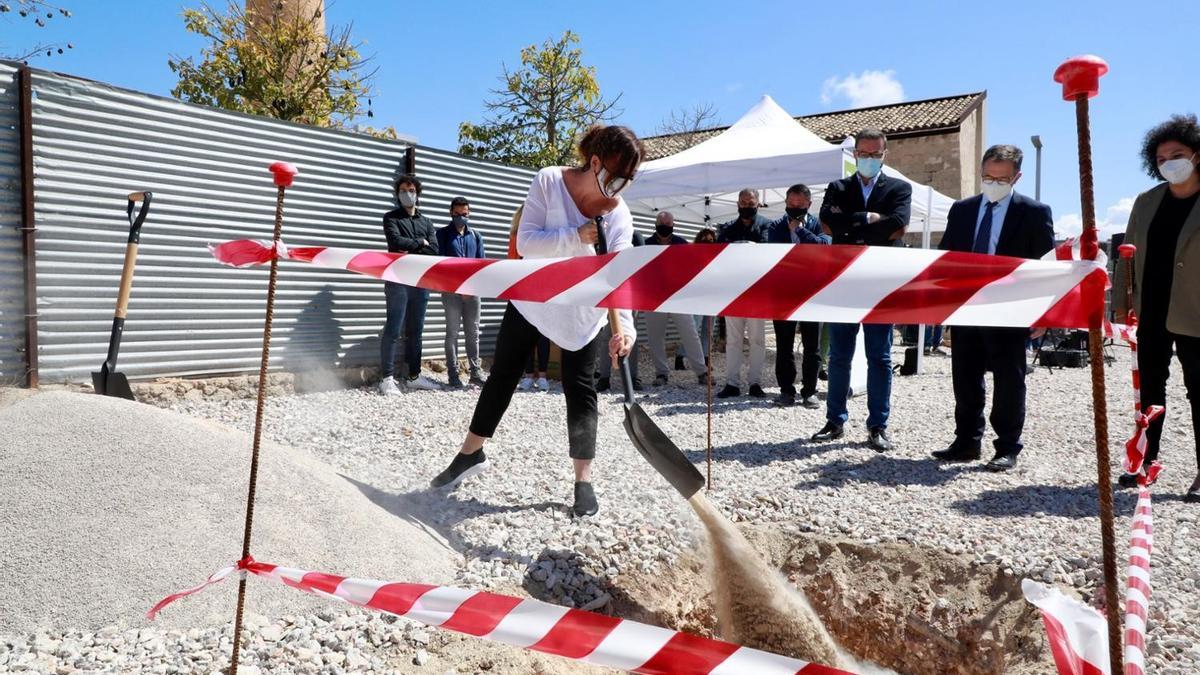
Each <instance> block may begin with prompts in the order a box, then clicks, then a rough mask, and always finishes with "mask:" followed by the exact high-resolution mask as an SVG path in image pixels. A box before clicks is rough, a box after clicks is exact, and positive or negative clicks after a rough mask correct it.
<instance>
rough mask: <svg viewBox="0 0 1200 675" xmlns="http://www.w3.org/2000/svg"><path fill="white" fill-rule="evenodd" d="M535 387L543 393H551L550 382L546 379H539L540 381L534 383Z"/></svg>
mask: <svg viewBox="0 0 1200 675" xmlns="http://www.w3.org/2000/svg"><path fill="white" fill-rule="evenodd" d="M534 386H535V387H537V388H538V389H541V390H542V391H550V381H549V380H547V379H546V378H544V377H539V378H538V381H537V382H535V383H534Z"/></svg>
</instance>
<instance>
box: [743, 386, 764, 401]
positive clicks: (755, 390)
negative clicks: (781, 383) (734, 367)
mask: <svg viewBox="0 0 1200 675" xmlns="http://www.w3.org/2000/svg"><path fill="white" fill-rule="evenodd" d="M747 394H749V395H750V396H753V397H754V398H766V397H767V392H765V391H763V388H762V387H760V386H758V385H757V384H752V385H750V391H749V392H747Z"/></svg>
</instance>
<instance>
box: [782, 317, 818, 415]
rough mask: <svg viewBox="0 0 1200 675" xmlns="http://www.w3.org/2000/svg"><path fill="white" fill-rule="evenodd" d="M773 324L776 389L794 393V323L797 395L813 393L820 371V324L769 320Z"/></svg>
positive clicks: (810, 394) (802, 396) (811, 394)
mask: <svg viewBox="0 0 1200 675" xmlns="http://www.w3.org/2000/svg"><path fill="white" fill-rule="evenodd" d="M771 323H772V324H773V325H774V326H775V380H776V381H778V382H779V391H780V393H783V394H791V395H793V396H795V395H796V326H797V324H799V327H800V346H801V349H802V350H803V352H804V354H803V356H802V357H801V360H800V398H807V397H809V396H815V395H816V393H817V372H818V371H820V370H821V324H819V323H815V322H812V321H799V322H797V321H772V322H771Z"/></svg>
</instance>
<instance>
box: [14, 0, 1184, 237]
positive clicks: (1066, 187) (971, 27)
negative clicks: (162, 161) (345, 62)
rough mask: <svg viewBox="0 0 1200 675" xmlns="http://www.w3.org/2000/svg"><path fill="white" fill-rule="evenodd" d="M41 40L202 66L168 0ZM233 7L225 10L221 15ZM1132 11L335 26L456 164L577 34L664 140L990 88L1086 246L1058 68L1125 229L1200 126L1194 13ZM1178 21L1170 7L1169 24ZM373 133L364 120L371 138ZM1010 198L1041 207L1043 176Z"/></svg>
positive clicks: (83, 11) (729, 7)
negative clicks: (567, 33) (538, 62)
mask: <svg viewBox="0 0 1200 675" xmlns="http://www.w3.org/2000/svg"><path fill="white" fill-rule="evenodd" d="M56 1H57V2H58V3H60V4H62V5H64V6H66V7H67V8H69V9H71V10H72V12H73V13H74V16H73V17H72V18H70V19H62V18H56V19H53V20H51V21H50V22H49V25H48V27H47V28H43V29H38V28H35V27H34V26H33V25H32V24H31V23H30V22H28V21H18V20H15V18H14V17H12V15H11V14H10V15H0V51H13V50H15V49H18V48H21V47H25V46H27V45H30V44H33V43H36V42H56V41H64V42H65V41H68V40H69V41H70V42H72V43H73V44H74V45H75V48H74V49H73V50H71V51H69V52H68V53H67V54H65V55H63V56H54V57H52V58H35V59H33V60H32V61H31V63H32V64H33V65H35V66H38V67H42V68H48V69H52V70H57V71H61V72H65V73H70V74H75V75H80V76H84V77H88V78H93V79H97V80H101V81H105V82H110V83H112V84H116V85H119V86H124V87H129V88H132V89H137V90H141V91H146V92H151V93H156V94H164V95H165V94H169V92H170V90H171V88H172V86H173V85H174V83H175V78H174V77H173V75H172V73H171V71H170V70H169V69H168V68H167V57H168V55H171V54H181V55H189V54H196V53H198V52H199V48H200V46H201V43H200V42H199V41H198V40H197V39H196V38H195V37H194V36H190V35H188V34H187V33H185V32H184V30H183V23H182V21H181V19H180V11H181V9H182V8H183V7H185V6H195V5H196V4H198V3H196V2H177V1H176V0H56ZM222 1H223V0H216V3H214V4H220V3H221V2H222ZM1162 7H1163V8H1162V9H1155V10H1154V11H1152V12H1151V11H1148V10H1147V11H1140V10H1139V9H1138V8H1137V7H1136V6H1131V5H1130V4H1129V3H1119V2H1112V1H1101V2H1090V3H1065V2H1064V3H1054V2H1036V3H1034V2H1016V3H970V4H966V3H957V2H930V1H925V2H906V3H895V2H894V3H868V4H858V5H855V4H848V3H812V2H800V1H797V0H791V1H786V0H785V1H780V2H740V3H730V2H708V1H700V0H696V1H692V2H677V3H676V2H672V3H667V2H640V3H624V2H608V3H570V2H543V1H536V2H533V1H530V2H526V1H519V2H505V3H495V2H453V3H450V2H424V3H401V2H389V1H385V0H336V1H334V2H331V3H330V7H329V12H328V14H329V20H330V23H331V24H344V23H348V22H353V23H354V25H355V34H356V36H357V37H358V38H359V39H361V40H365V41H366V43H367V45H366V48H365V51H366V52H367V53H370V54H373V55H374V57H375V65H377V66H378V69H379V71H378V75H377V80H376V89H377V95H376V97H375V99H374V110H375V115H376V117H375V119H374V120H372V121H371V122H372V123H373V124H374V125H376V126H385V125H389V124H390V125H394V126H395V127H396V128H397V130H399V131H400V132H402V133H405V134H411V135H414V136H416V137H418V139H419V140H420V142H421V143H423V144H426V145H432V146H435V147H441V148H448V149H454V148H455V147H456V146H457V143H456V141H457V128H458V124H459V123H460V122H462V121H463V120H473V121H478V120H480V119H481V117H482V101H483V99H484V98H485V97H486V95H487V90H488V89H489V88H491V87H494V86H496V84H497V76H498V75H499V73H500V66H501V63H507V64H509V65H513V64H516V63H517V62H518V54H519V51H520V49H521V48H522V47H523V46H526V45H528V44H531V43H535V42H536V43H540V42H542V41H543V40H545V39H546V38H548V37H552V36H557V35H559V34H561V33H562V31H563V30H566V29H570V30H573V31H575V32H576V33H579V34H580V36H581V37H582V47H583V49H584V55H585V59H586V61H587V62H588V63H589V64H591V65H593V66H595V67H596V70H597V75H598V77H599V80H600V83H601V86H602V88H603V90H604V92H605V94H606V95H608V96H613V95H616V94H621V107H622V108H623V111H624V112H623V114H622V116H621V117H620V121H621V122H622V123H623V124H626V125H628V126H630V127H632V128H633V129H634V130H635V131H637V132H639V133H642V134H651V133H653V132H654V131H655V130H656V129H657V127H658V126H659V124H660V123H661V122H662V120H663V119H664V118H665V117H666V116H667V115H668V113H669V112H670V111H671V110H672V109H677V108H681V107H690V106H693V105H696V104H707V103H711V104H713V105H714V106H716V108H717V110H718V113H719V114H720V117H721V119H722V121H724V122H732V121H733V120H735V119H736V118H737V117H738V116H739V115H740V114H741V113H742V112H743V111H745V110H746V109H748V108H749V107H750V106H751V105H753V104H754V102H755V101H757V99H758V98H759V96H761V95H762V94H764V93H766V94H770V95H771V96H773V97H774V98H775V100H776V101H778V102H779V103H780V104H781V105H782V106H783V107H784V108H785V109H787V110H788V111H789V112H791V113H792V114H795V115H801V114H811V113H816V112H822V111H827V110H836V109H842V108H848V107H855V106H857V105H870V104H876V103H886V102H892V101H895V100H916V99H923V98H932V97H937V96H945V95H951V94H959V93H965V92H971V91H979V90H984V89H986V90H987V91H988V103H987V120H986V127H987V129H986V138H985V141H986V142H987V143H1001V142H1008V143H1016V144H1018V145H1020V146H1021V147H1023V148H1024V149H1025V150H1026V152H1027V153H1028V154H1029V155H1030V159H1032V155H1033V148H1032V147H1031V145H1030V143H1029V137H1030V136H1031V135H1033V134H1040V135H1041V136H1042V139H1043V142H1044V144H1045V146H1046V147H1045V151H1044V152H1045V155H1044V162H1043V177H1042V196H1043V201H1046V202H1047V203H1049V204H1050V205H1051V207H1052V208H1053V209H1054V213H1055V216H1056V220H1058V224H1059V228H1060V229H1061V230H1063V231H1064V232H1065V231H1071V230H1076V231H1077V230H1078V227H1079V225H1078V223H1079V218H1078V214H1079V212H1080V208H1079V188H1078V163H1077V162H1078V160H1077V155H1076V140H1075V122H1074V106H1073V104H1069V103H1066V102H1064V101H1062V99H1061V89H1060V86H1059V85H1057V84H1055V83H1054V82H1053V80H1052V74H1053V72H1054V69H1055V68H1056V67H1057V66H1058V64H1059V63H1061V62H1062V61H1063V60H1064V59H1065V58H1067V57H1070V56H1073V55H1076V54H1084V53H1095V54H1099V55H1100V56H1102V57H1104V58H1105V59H1106V60H1107V61H1108V62H1109V65H1110V66H1111V68H1112V72H1110V73H1109V75H1107V76H1106V77H1105V78H1103V80H1102V81H1101V95H1100V97H1099V98H1096V99H1093V101H1092V134H1093V144H1094V159H1095V175H1096V201H1097V203H1096V210H1097V216H1098V218H1099V220H1100V221H1101V225H1102V226H1104V227H1106V228H1107V229H1108V230H1110V231H1113V230H1116V231H1120V230H1123V229H1124V223H1125V218H1126V217H1127V215H1128V210H1129V206H1130V205H1131V203H1132V198H1133V197H1134V196H1135V195H1137V194H1138V193H1139V192H1141V191H1142V190H1145V189H1146V188H1147V187H1149V186H1150V185H1151V184H1152V183H1151V181H1150V179H1149V178H1148V177H1147V176H1146V175H1145V174H1144V173H1143V172H1142V171H1141V169H1140V166H1139V161H1138V157H1137V153H1138V146H1139V143H1140V140H1141V137H1142V135H1143V134H1144V132H1145V131H1146V129H1148V128H1149V127H1150V126H1152V125H1154V124H1156V123H1157V122H1159V121H1161V120H1163V119H1164V118H1165V117H1166V116H1167V115H1169V114H1171V113H1173V112H1200V90H1198V88H1197V87H1198V85H1200V71H1198V70H1197V66H1196V57H1195V45H1196V35H1197V33H1196V31H1197V26H1200V3H1196V2H1182V3H1171V4H1170V5H1163V6H1162ZM1167 7H1170V8H1169V9H1167ZM364 121H365V120H364ZM1025 168H1026V172H1025V174H1026V175H1025V177H1024V179H1023V181H1022V185H1021V186H1020V187H1019V188H1018V189H1023V191H1024V192H1025V193H1027V194H1032V193H1033V178H1034V175H1033V173H1034V172H1033V162H1032V161H1029V162H1028V163H1027V164H1026V167H1025Z"/></svg>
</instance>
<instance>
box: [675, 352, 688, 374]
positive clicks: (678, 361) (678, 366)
mask: <svg viewBox="0 0 1200 675" xmlns="http://www.w3.org/2000/svg"><path fill="white" fill-rule="evenodd" d="M675 370H687V366H685V365H683V356H682V355H681V354H676V355H675Z"/></svg>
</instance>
